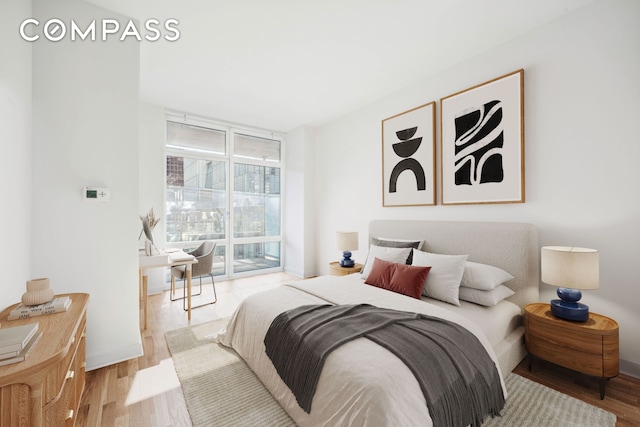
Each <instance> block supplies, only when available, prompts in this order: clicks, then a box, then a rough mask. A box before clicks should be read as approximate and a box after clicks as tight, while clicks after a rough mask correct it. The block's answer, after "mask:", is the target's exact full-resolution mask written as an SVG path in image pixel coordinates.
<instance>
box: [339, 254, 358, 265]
mask: <svg viewBox="0 0 640 427" xmlns="http://www.w3.org/2000/svg"><path fill="white" fill-rule="evenodd" d="M354 265H356V263H355V262H354V261H353V260H352V259H351V251H344V252H342V259H341V260H340V266H341V267H353V266H354Z"/></svg>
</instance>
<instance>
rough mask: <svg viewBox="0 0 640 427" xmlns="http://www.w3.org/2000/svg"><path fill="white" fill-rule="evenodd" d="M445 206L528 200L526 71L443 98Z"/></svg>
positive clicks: (442, 147) (442, 169) (442, 189)
mask: <svg viewBox="0 0 640 427" xmlns="http://www.w3.org/2000/svg"><path fill="white" fill-rule="evenodd" d="M440 108H441V115H440V129H441V135H440V174H441V176H440V185H441V197H442V204H443V205H457V204H477V203H524V201H525V191H524V190H525V186H524V70H518V71H514V72H512V73H510V74H506V75H504V76H502V77H498V78H496V79H493V80H490V81H488V82H486V83H482V84H480V85H477V86H473V87H471V88H469V89H465V90H463V91H461V92H458V93H454V94H452V95H449V96H447V97H445V98H442V99H441V100H440Z"/></svg>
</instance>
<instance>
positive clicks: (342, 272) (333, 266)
mask: <svg viewBox="0 0 640 427" xmlns="http://www.w3.org/2000/svg"><path fill="white" fill-rule="evenodd" d="M360 270H362V264H358V263H357V262H356V264H355V265H354V266H353V267H343V266H341V265H340V263H339V262H338V261H335V262H330V263H329V273H330V274H333V275H334V276H346V275H348V274H353V273H360Z"/></svg>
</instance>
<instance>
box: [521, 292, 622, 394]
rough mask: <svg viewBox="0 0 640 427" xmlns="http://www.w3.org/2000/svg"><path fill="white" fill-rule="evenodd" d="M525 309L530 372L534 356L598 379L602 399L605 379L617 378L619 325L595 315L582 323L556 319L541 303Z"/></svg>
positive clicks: (590, 315)
mask: <svg viewBox="0 0 640 427" xmlns="http://www.w3.org/2000/svg"><path fill="white" fill-rule="evenodd" d="M524 310H525V311H524V330H525V343H526V345H527V350H528V351H529V353H530V359H529V370H531V364H532V363H533V357H534V356H535V357H539V358H540V359H544V360H547V361H549V362H552V363H555V364H556V365H560V366H563V367H565V368H569V369H572V370H574V371H577V372H581V373H583V374H588V375H593V376H596V377H599V378H600V399H604V393H605V386H606V380H607V379H609V378H613V377H615V376H617V375H618V373H619V368H620V357H619V341H618V323H617V322H616V321H615V320H613V319H611V318H609V317H606V316H602V315H600V314H597V313H589V319H588V320H587V321H585V322H571V321H569V320H563V319H559V318H557V317H555V316H554V315H553V314H551V309H550V307H549V304H544V303H534V304H528V305H527V306H526V307H525V309H524Z"/></svg>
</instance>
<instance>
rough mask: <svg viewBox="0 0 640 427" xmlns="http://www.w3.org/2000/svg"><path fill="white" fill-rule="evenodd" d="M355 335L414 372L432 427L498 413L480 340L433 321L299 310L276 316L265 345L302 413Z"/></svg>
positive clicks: (496, 388)
mask: <svg viewBox="0 0 640 427" xmlns="http://www.w3.org/2000/svg"><path fill="white" fill-rule="evenodd" d="M360 337H366V338H368V339H370V340H372V341H374V342H375V343H377V344H379V345H381V346H383V347H384V348H386V349H387V350H389V351H390V352H392V353H393V354H395V355H396V356H397V357H398V358H399V359H401V360H402V361H403V362H404V363H405V364H406V365H407V367H408V368H409V369H410V370H411V371H412V372H413V374H414V375H415V377H416V379H417V381H418V383H419V384H420V388H421V389H422V392H423V393H424V397H425V399H426V402H427V407H428V408H429V413H430V415H431V419H432V421H433V424H434V426H438V427H440V426H468V425H472V426H480V425H481V424H482V421H483V420H484V419H485V417H486V416H487V415H490V416H492V417H493V416H496V415H499V414H500V411H501V410H502V408H503V407H504V403H505V401H504V396H503V394H502V387H501V384H500V377H499V374H498V371H497V369H496V366H495V364H494V363H493V360H492V359H491V357H490V356H489V355H488V354H487V352H486V351H485V349H484V347H483V346H482V344H481V343H480V341H478V339H477V338H476V337H475V336H474V335H473V334H472V333H471V332H469V331H468V330H466V329H465V328H463V327H461V326H460V325H457V324H455V323H453V322H449V321H447V320H443V319H440V318H437V317H432V316H427V315H424V314H418V313H409V312H404V311H398V310H390V309H384V308H379V307H374V306H371V305H368V304H360V305H336V306H334V305H306V306H301V307H297V308H295V309H292V310H289V311H286V312H284V313H281V314H280V315H278V317H276V318H275V319H274V320H273V322H272V323H271V326H270V327H269V330H268V332H267V334H266V336H265V339H264V343H265V347H266V353H267V355H268V356H269V358H270V359H271V361H272V362H273V365H274V366H275V368H276V370H277V372H278V374H279V375H280V377H281V378H282V380H283V381H284V383H285V384H287V386H288V387H289V388H290V389H291V391H292V393H293V394H294V396H295V397H296V400H297V402H298V404H299V405H300V407H301V408H302V409H304V410H305V411H306V412H307V413H309V412H310V411H311V403H312V400H313V396H314V394H315V391H316V387H317V384H318V379H319V377H320V373H321V372H322V367H323V365H324V361H325V359H326V357H327V356H328V355H329V353H330V352H331V351H332V350H334V349H335V348H337V347H339V346H340V345H342V344H344V343H346V342H348V341H351V340H353V339H356V338H360ZM417 421H418V422H419V420H417Z"/></svg>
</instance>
